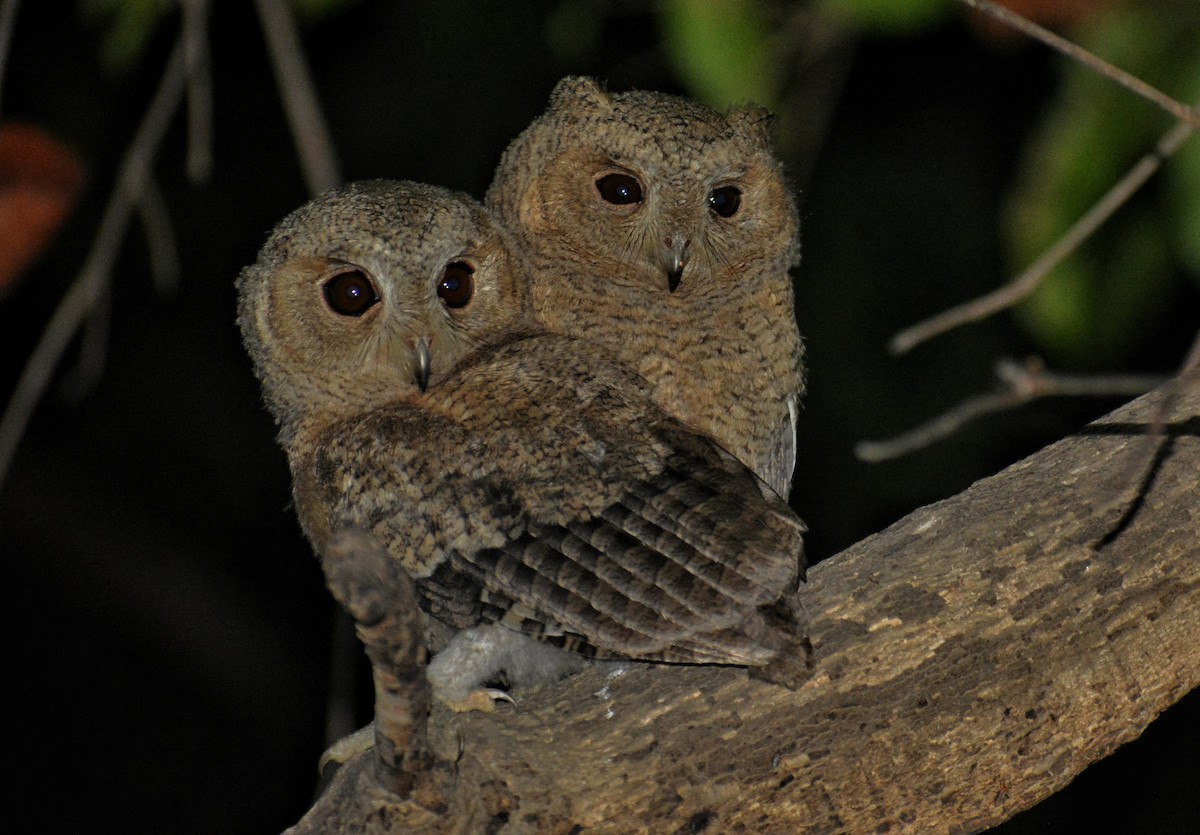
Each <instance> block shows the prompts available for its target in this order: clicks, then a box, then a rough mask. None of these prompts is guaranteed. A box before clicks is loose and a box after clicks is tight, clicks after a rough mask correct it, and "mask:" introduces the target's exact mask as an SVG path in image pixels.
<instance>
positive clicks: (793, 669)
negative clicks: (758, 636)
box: [749, 598, 813, 690]
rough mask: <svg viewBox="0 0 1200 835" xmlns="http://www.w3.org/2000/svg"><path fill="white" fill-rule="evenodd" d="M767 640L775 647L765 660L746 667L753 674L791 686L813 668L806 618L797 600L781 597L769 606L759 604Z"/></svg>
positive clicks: (756, 676) (808, 673)
mask: <svg viewBox="0 0 1200 835" xmlns="http://www.w3.org/2000/svg"><path fill="white" fill-rule="evenodd" d="M758 611H759V614H760V615H761V616H762V617H763V620H764V621H765V625H766V627H767V630H768V632H769V634H770V638H771V639H772V640H771V643H772V644H774V643H776V642H778V644H777V645H778V651H777V652H776V654H775V656H774V657H773V658H772V659H771V660H770V661H768V662H767V663H766V664H763V665H760V666H754V667H750V668H749V670H750V675H751V676H753V677H754V678H758V679H762V680H763V681H769V682H772V683H773V684H779V685H782V686H784V687H786V688H788V689H789V690H795V689H796V688H797V687H799V686H800V685H801V684H803V683H804V682H805V681H806V680H807V679H808V678H809V677H810V676H811V675H812V672H813V646H812V641H810V640H809V638H808V630H807V628H806V618H805V616H804V609H803V607H802V606H801V605H800V601H799V600H796V599H794V598H792V599H788V598H783V599H780V600H778V601H776V602H775V603H772V604H770V605H769V606H760V607H759V610H758Z"/></svg>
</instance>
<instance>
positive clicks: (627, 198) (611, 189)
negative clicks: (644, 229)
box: [596, 174, 642, 206]
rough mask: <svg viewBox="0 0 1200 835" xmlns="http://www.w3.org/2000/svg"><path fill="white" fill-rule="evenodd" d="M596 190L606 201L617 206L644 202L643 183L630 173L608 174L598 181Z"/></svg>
mask: <svg viewBox="0 0 1200 835" xmlns="http://www.w3.org/2000/svg"><path fill="white" fill-rule="evenodd" d="M596 191H598V192H600V196H601V197H602V198H604V200H605V202H607V203H612V204H614V205H616V206H627V205H629V204H630V203H641V202H642V184H641V183H639V182H638V181H637V178H636V177H631V176H629V175H628V174H606V175H605V176H603V177H601V178H600V179H599V180H597V181H596Z"/></svg>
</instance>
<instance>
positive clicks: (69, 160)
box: [0, 123, 83, 298]
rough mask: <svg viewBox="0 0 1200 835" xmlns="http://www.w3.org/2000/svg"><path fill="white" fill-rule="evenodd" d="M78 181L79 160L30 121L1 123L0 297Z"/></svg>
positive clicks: (46, 237) (46, 236)
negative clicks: (22, 123)
mask: <svg viewBox="0 0 1200 835" xmlns="http://www.w3.org/2000/svg"><path fill="white" fill-rule="evenodd" d="M82 184H83V165H82V164H81V163H80V161H79V159H78V158H77V157H76V156H75V155H74V154H73V153H71V152H70V151H68V150H67V149H66V148H65V147H63V145H62V144H61V143H60V142H59V141H58V140H56V139H54V138H53V137H52V136H50V135H49V134H47V133H46V132H45V131H43V130H41V129H40V128H36V127H33V126H31V125H20V124H11V123H10V124H7V125H0V298H3V297H4V296H5V295H7V294H8V293H9V292H10V291H11V290H12V288H13V287H14V286H15V285H16V283H17V280H18V278H19V277H20V275H21V272H22V271H23V270H24V269H25V268H26V267H27V266H29V264H30V263H31V262H32V261H33V260H34V259H35V258H37V256H38V255H39V254H40V253H41V252H42V250H43V249H45V248H46V245H47V244H49V242H50V240H51V239H52V238H53V237H54V233H55V232H56V231H57V230H58V228H59V227H60V226H61V225H62V223H63V221H64V220H65V219H66V217H67V215H68V214H69V213H70V211H71V208H72V207H73V206H74V205H75V200H76V198H77V197H78V195H79V190H80V187H81V186H82Z"/></svg>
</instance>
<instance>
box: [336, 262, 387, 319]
mask: <svg viewBox="0 0 1200 835" xmlns="http://www.w3.org/2000/svg"><path fill="white" fill-rule="evenodd" d="M324 290H325V303H326V304H327V305H329V309H330V310H332V311H333V312H334V313H339V314H341V315H342V316H362V315H363V314H364V313H366V312H367V311H368V310H370V309H371V308H372V307H374V306H375V305H376V304H378V303H379V293H377V292H376V291H375V285H374V284H372V283H371V279H369V278H367V274H366V273H364V272H363V271H362V270H348V271H346V272H344V273H338V274H337V275H335V276H334V277H333V278H331V279H329V280H328V281H326V282H325V287H324Z"/></svg>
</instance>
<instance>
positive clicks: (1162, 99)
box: [960, 0, 1200, 128]
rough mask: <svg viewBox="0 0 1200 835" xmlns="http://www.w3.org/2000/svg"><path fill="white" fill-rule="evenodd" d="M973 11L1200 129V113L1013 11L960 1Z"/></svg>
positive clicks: (980, 0)
mask: <svg viewBox="0 0 1200 835" xmlns="http://www.w3.org/2000/svg"><path fill="white" fill-rule="evenodd" d="M960 2H962V3H965V4H966V5H968V6H970V7H971V8H973V9H977V10H979V11H981V12H985V13H987V14H990V15H991V16H992V17H994V18H996V19H998V20H1000V21H1002V22H1004V23H1006V24H1008V25H1009V26H1011V27H1013V28H1014V29H1018V30H1020V31H1022V32H1024V33H1025V34H1027V35H1029V36H1030V37H1032V38H1036V39H1037V40H1039V41H1041V42H1042V43H1044V44H1046V45H1047V46H1049V47H1052V48H1054V49H1057V50H1058V51H1059V52H1061V53H1062V54H1064V55H1066V56H1067V57H1069V58H1072V59H1074V60H1076V61H1078V62H1079V63H1081V64H1084V65H1086V66H1088V67H1090V68H1092V69H1093V70H1095V71H1096V72H1098V73H1100V74H1101V75H1103V76H1104V77H1106V78H1110V79H1112V80H1113V81H1115V82H1116V83H1118V84H1120V85H1121V86H1122V87H1125V88H1126V89H1128V90H1132V91H1133V92H1134V93H1137V94H1138V95H1139V96H1141V97H1142V98H1144V99H1146V101H1149V102H1152V103H1153V104H1155V105H1157V106H1158V107H1161V108H1162V109H1163V110H1165V111H1167V112H1168V113H1170V114H1171V115H1172V116H1174V117H1175V118H1176V119H1178V120H1179V121H1181V122H1187V123H1188V124H1190V125H1191V126H1192V127H1193V128H1200V110H1197V109H1196V108H1195V107H1188V106H1187V105H1186V104H1184V103H1183V102H1180V101H1176V100H1175V99H1173V98H1171V97H1170V96H1168V95H1167V94H1166V93H1164V92H1162V91H1161V90H1158V89H1157V88H1155V87H1151V86H1150V85H1149V84H1147V83H1146V82H1144V81H1142V80H1141V79H1140V78H1136V77H1135V76H1132V75H1130V74H1129V73H1127V72H1125V71H1124V70H1122V69H1118V68H1117V67H1114V66H1113V65H1112V64H1110V63H1108V62H1107V61H1105V60H1104V59H1103V58H1100V57H1099V56H1097V55H1095V54H1093V53H1091V52H1088V51H1087V50H1086V49H1084V48H1083V47H1081V46H1078V45H1076V44H1073V43H1071V42H1070V41H1068V40H1067V39H1066V38H1063V37H1060V36H1059V35H1056V34H1054V33H1053V32H1051V31H1050V30H1048V29H1044V28H1042V27H1041V26H1038V25H1037V24H1036V23H1034V22H1033V21H1031V20H1026V19H1025V18H1023V17H1021V16H1020V15H1019V14H1017V13H1016V12H1012V11H1009V10H1008V9H1006V8H1004V7H1003V6H999V5H997V4H995V3H993V2H991V0H960Z"/></svg>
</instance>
